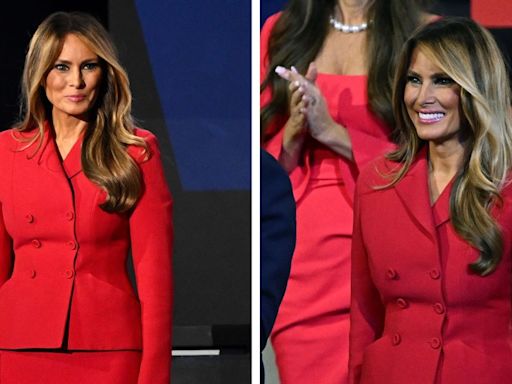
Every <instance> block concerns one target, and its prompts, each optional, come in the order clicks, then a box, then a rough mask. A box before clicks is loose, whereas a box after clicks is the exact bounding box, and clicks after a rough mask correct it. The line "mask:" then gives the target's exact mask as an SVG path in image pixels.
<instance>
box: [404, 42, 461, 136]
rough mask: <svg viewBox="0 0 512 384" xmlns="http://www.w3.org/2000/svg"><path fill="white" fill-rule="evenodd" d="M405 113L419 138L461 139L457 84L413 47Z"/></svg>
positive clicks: (406, 86)
mask: <svg viewBox="0 0 512 384" xmlns="http://www.w3.org/2000/svg"><path fill="white" fill-rule="evenodd" d="M404 102H405V106H406V107H407V112H408V114H409V117H410V119H411V121H412V123H413V124H414V127H415V128H416V133H417V134H418V137H419V138H420V139H422V140H426V141H432V142H434V143H436V144H444V143H446V142H447V141H452V140H455V141H457V142H462V141H463V140H462V139H463V134H464V131H463V129H462V128H461V110H460V86H459V85H458V84H457V83H455V82H454V81H453V80H452V79H451V78H450V77H449V76H448V75H446V73H444V72H443V71H442V70H441V68H439V66H438V65H437V64H436V63H434V62H433V61H432V60H430V59H429V58H428V57H427V56H426V55H425V54H424V53H423V52H422V51H421V50H419V49H418V48H416V49H415V50H414V51H413V54H412V57H411V64H410V66H409V70H408V72H407V82H406V85H405V90H404Z"/></svg>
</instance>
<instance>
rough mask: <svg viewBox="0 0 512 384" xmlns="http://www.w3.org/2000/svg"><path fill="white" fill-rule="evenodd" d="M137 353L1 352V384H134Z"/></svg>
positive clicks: (137, 360)
mask: <svg viewBox="0 0 512 384" xmlns="http://www.w3.org/2000/svg"><path fill="white" fill-rule="evenodd" d="M140 361H141V353H140V352H138V351H105V352H103V351H102V352H98V351H91V352H82V351H81V352H39V351H37V352H32V351H30V352H27V351H6V350H2V351H0V383H1V384H34V383H37V384H70V383H73V384H132V383H133V384H136V383H137V379H138V376H139V367H140Z"/></svg>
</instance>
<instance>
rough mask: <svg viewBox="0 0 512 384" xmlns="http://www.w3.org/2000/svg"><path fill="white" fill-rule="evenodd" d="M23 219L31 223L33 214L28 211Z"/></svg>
mask: <svg viewBox="0 0 512 384" xmlns="http://www.w3.org/2000/svg"><path fill="white" fill-rule="evenodd" d="M25 221H26V222H27V223H33V222H34V216H32V215H31V214H30V213H27V214H26V215H25Z"/></svg>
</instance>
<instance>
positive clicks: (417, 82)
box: [350, 18, 512, 384]
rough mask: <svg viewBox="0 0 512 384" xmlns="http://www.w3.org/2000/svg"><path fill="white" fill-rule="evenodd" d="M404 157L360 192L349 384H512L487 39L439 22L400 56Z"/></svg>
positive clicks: (504, 114) (464, 24)
mask: <svg viewBox="0 0 512 384" xmlns="http://www.w3.org/2000/svg"><path fill="white" fill-rule="evenodd" d="M394 90H395V92H394V97H393V105H394V110H395V113H396V117H397V126H398V130H399V133H400V136H399V148H398V149H397V150H396V151H394V152H392V153H390V154H389V155H387V156H386V157H385V158H381V159H379V160H376V161H375V163H374V164H372V165H371V166H368V167H366V168H365V169H364V170H363V171H362V172H361V174H360V176H359V179H358V183H357V188H356V189H357V192H356V200H355V218H354V240H353V255H352V256H353V257H352V311H351V331H350V372H351V374H350V377H351V382H352V383H364V384H369V383H389V384H399V383H400V384H402V383H449V384H456V383H464V384H468V383H469V384H473V383H474V384H477V383H478V384H495V383H508V382H510V378H511V377H512V337H511V330H510V321H511V318H512V313H511V305H510V303H511V299H512V292H511V281H512V274H511V268H512V240H511V239H512V204H511V203H512V186H511V185H510V182H511V179H510V169H511V167H512V121H511V116H510V103H511V98H510V86H509V79H508V74H507V71H506V68H505V65H504V62H503V59H502V57H501V52H500V50H499V48H498V47H497V45H496V43H495V41H494V40H493V37H492V35H491V34H490V33H489V32H488V31H487V30H485V29H484V28H482V27H480V26H479V25H477V24H476V23H475V22H473V21H471V20H469V19H465V18H444V19H441V20H440V21H437V22H435V23H432V24H430V25H428V26H426V27H424V28H423V29H421V30H420V31H419V32H417V33H416V34H415V35H414V36H413V37H411V39H410V40H408V42H407V43H406V45H405V47H404V51H403V54H402V55H401V57H400V59H399V61H398V66H397V75H396V80H395V85H394Z"/></svg>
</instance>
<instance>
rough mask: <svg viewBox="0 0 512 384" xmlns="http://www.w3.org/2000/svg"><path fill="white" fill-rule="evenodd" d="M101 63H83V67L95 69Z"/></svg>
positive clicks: (89, 69) (90, 69)
mask: <svg viewBox="0 0 512 384" xmlns="http://www.w3.org/2000/svg"><path fill="white" fill-rule="evenodd" d="M98 66H99V64H98V63H86V64H84V65H83V67H82V68H83V69H86V70H88V71H92V70H93V69H96V68H98Z"/></svg>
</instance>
